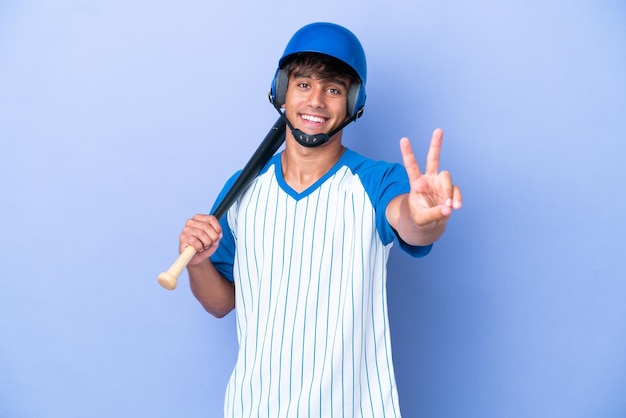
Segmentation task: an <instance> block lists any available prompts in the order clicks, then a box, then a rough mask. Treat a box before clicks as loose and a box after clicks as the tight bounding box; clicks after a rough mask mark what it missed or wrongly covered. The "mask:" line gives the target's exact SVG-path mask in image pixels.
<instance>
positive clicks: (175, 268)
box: [158, 115, 286, 290]
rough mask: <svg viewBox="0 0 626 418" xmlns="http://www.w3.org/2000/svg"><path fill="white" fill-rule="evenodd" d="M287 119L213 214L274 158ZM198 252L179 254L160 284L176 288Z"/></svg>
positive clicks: (271, 133)
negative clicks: (181, 275)
mask: <svg viewBox="0 0 626 418" xmlns="http://www.w3.org/2000/svg"><path fill="white" fill-rule="evenodd" d="M285 129H286V128H285V121H284V119H283V117H282V115H281V116H279V118H278V120H276V122H275V123H274V126H272V129H270V131H269V132H268V133H267V135H266V136H265V139H263V142H261V144H260V145H259V147H258V148H257V149H256V151H255V152H254V154H252V157H250V160H249V161H248V162H247V163H246V165H245V166H244V168H243V169H242V170H241V174H240V175H239V176H238V177H237V179H236V180H235V182H234V183H233V185H232V187H231V188H230V189H229V190H228V192H226V195H224V198H223V199H222V200H221V201H220V203H219V204H218V205H217V207H216V208H215V210H214V211H213V213H212V215H213V216H215V217H216V218H217V219H220V218H221V217H222V216H223V215H225V214H226V212H228V209H229V208H230V206H231V205H232V204H233V203H234V202H235V200H237V198H239V196H240V195H241V193H242V192H243V191H244V190H245V189H246V187H248V185H249V184H250V182H251V181H252V180H254V178H255V177H256V176H257V175H258V174H259V172H260V171H261V169H262V168H263V167H264V166H265V164H267V162H268V161H269V160H270V158H272V156H273V155H274V153H275V152H276V151H277V150H278V148H280V146H281V145H282V143H283V142H285ZM195 254H196V249H195V248H194V247H192V246H191V245H190V246H188V247H186V248H185V249H184V250H183V252H182V253H180V255H179V256H178V258H177V259H176V261H174V263H173V264H172V265H171V266H170V268H169V269H168V270H167V271H164V272H163V273H161V274H159V277H158V280H159V284H160V285H161V286H163V287H164V288H166V289H167V290H174V289H176V286H177V284H178V276H180V274H181V273H182V272H183V270H184V269H185V267H187V264H189V261H190V260H191V259H192V258H193V256H194V255H195Z"/></svg>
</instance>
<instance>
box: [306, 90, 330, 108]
mask: <svg viewBox="0 0 626 418" xmlns="http://www.w3.org/2000/svg"><path fill="white" fill-rule="evenodd" d="M307 104H308V105H309V106H310V107H317V108H320V107H324V106H325V104H326V102H325V101H324V88H323V87H321V86H312V87H311V90H310V91H309V97H308V103H307Z"/></svg>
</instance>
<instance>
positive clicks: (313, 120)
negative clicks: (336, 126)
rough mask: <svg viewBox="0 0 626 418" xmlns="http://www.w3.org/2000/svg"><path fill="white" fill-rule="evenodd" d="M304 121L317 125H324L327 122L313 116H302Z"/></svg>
mask: <svg viewBox="0 0 626 418" xmlns="http://www.w3.org/2000/svg"><path fill="white" fill-rule="evenodd" d="M302 119H304V120H308V121H309V122H315V123H322V122H324V120H325V119H324V118H322V117H319V116H312V115H302Z"/></svg>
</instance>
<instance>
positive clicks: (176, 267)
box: [158, 245, 196, 290]
mask: <svg viewBox="0 0 626 418" xmlns="http://www.w3.org/2000/svg"><path fill="white" fill-rule="evenodd" d="M194 255H196V249H195V248H193V247H192V246H191V245H190V246H188V247H187V248H185V249H184V250H183V252H182V253H180V255H179V256H178V258H177V259H176V261H174V264H172V266H171V267H170V268H169V269H167V271H164V272H163V273H161V274H159V278H158V280H159V284H160V285H161V286H163V287H164V288H166V289H167V290H174V289H176V285H177V284H178V276H180V273H182V272H183V270H184V269H185V267H186V266H187V264H189V261H190V260H191V259H192V258H193V256H194Z"/></svg>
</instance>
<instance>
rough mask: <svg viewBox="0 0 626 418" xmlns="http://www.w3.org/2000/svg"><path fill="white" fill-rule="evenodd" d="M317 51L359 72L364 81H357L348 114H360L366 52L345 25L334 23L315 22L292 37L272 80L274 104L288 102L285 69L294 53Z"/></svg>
mask: <svg viewBox="0 0 626 418" xmlns="http://www.w3.org/2000/svg"><path fill="white" fill-rule="evenodd" d="M303 52H315V53H319V54H325V55H329V56H331V57H333V58H336V59H338V60H340V61H343V62H344V63H345V64H347V65H349V66H350V67H351V68H352V69H353V70H354V71H355V72H356V74H357V76H358V77H359V79H360V82H358V83H353V85H352V86H351V87H350V91H349V92H348V116H349V117H355V118H356V117H359V116H360V114H361V113H362V112H363V107H364V106H365V98H366V95H365V82H366V80H367V64H366V61H365V51H364V50H363V47H362V46H361V42H359V40H358V38H357V37H356V36H355V35H354V34H353V33H352V32H350V31H349V30H348V29H346V28H344V27H343V26H339V25H336V24H334V23H325V22H319V23H311V24H309V25H306V26H304V27H303V28H301V29H300V30H298V31H297V32H296V33H295V34H294V35H293V36H292V37H291V40H290V41H289V43H288V44H287V47H286V48H285V52H284V53H283V56H282V57H281V58H280V60H279V61H278V69H277V70H276V74H275V75H274V79H273V80H272V88H271V91H270V101H271V102H272V103H273V104H274V106H277V107H280V106H282V105H283V104H285V96H286V94H287V82H288V76H287V74H286V71H285V70H284V69H283V67H284V65H285V63H286V62H287V61H288V60H289V58H290V57H291V56H292V55H294V54H299V53H303Z"/></svg>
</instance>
